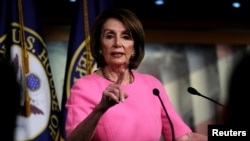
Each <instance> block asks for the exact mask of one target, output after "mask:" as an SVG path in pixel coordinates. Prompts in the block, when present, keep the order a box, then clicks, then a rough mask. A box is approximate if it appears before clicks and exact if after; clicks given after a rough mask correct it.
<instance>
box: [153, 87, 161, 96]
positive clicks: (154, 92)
mask: <svg viewBox="0 0 250 141" xmlns="http://www.w3.org/2000/svg"><path fill="white" fill-rule="evenodd" d="M159 93H160V92H159V90H158V89H156V88H154V89H153V94H154V95H156V96H158V95H159Z"/></svg>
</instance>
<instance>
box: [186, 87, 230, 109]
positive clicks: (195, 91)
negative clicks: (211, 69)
mask: <svg viewBox="0 0 250 141" xmlns="http://www.w3.org/2000/svg"><path fill="white" fill-rule="evenodd" d="M187 91H188V92H189V93H190V94H193V95H198V96H201V97H204V98H206V99H208V100H210V101H212V102H214V103H216V104H218V105H220V106H221V107H223V108H225V106H224V105H222V104H221V103H219V102H217V101H215V100H213V99H211V98H209V97H206V96H204V95H202V94H201V93H199V92H198V91H197V90H196V89H195V88H192V87H188V89H187Z"/></svg>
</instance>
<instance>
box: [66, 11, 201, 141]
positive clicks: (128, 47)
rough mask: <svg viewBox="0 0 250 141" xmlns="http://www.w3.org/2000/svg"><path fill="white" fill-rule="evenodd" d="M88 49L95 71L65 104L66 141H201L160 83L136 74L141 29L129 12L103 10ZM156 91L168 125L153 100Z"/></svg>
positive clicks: (80, 82)
mask: <svg viewBox="0 0 250 141" xmlns="http://www.w3.org/2000/svg"><path fill="white" fill-rule="evenodd" d="M90 45H91V53H92V55H93V57H94V59H95V60H96V62H97V66H98V68H99V69H98V70H96V71H95V72H94V73H92V74H90V75H88V76H84V77H82V78H80V79H78V80H77V81H76V82H75V84H74V85H73V87H72V89H71V94H70V97H69V99H68V101H67V103H66V107H67V109H68V115H67V121H66V132H67V137H68V138H67V139H68V141H78V140H79V141H89V140H94V141H100V140H101V141H158V140H160V136H161V134H162V135H163V137H164V139H165V140H166V141H167V140H171V139H172V138H175V139H176V140H183V141H184V140H190V141H191V140H192V141H194V140H199V141H201V140H206V137H205V136H203V135H199V134H196V133H192V131H191V130H190V128H189V127H188V126H187V125H186V124H185V123H184V122H183V120H182V119H181V118H180V116H179V115H178V114H177V113H176V111H175V110H174V108H173V107H172V105H171V102H170V101H169V98H168V97H167V94H166V92H165V90H164V87H163V85H162V84H161V82H160V81H159V80H157V79H156V78H155V77H153V76H151V75H148V74H141V73H139V72H137V71H135V69H136V68H137V67H138V66H139V64H140V63H141V61H142V59H143V57H144V30H143V27H142V24H141V22H140V21H139V20H138V18H137V17H136V15H135V14H134V13H132V12H131V11H128V10H125V9H108V10H106V11H104V12H103V13H102V14H101V15H99V16H98V17H97V18H96V20H95V23H94V25H93V29H92V33H91V41H90ZM155 88H157V89H158V90H159V92H160V96H161V98H162V100H163V102H164V104H165V106H166V108H167V111H168V113H169V116H170V119H171V121H169V120H168V118H167V116H166V114H165V112H164V110H163V108H162V105H161V103H160V101H159V99H158V98H157V97H156V96H154V95H153V92H152V91H153V89H155ZM170 122H172V124H173V126H174V132H173V133H174V137H173V136H172V131H171V126H170Z"/></svg>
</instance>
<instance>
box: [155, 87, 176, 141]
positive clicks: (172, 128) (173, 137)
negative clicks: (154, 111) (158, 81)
mask: <svg viewBox="0 0 250 141" xmlns="http://www.w3.org/2000/svg"><path fill="white" fill-rule="evenodd" d="M153 94H154V95H156V96H157V97H158V98H159V100H160V102H161V106H162V107H163V109H164V111H165V114H166V116H167V118H168V121H169V124H170V127H171V132H172V141H175V135H174V126H173V123H172V121H171V119H170V117H169V115H168V112H167V110H166V107H165V106H164V104H163V102H162V99H161V97H160V92H159V90H158V89H157V88H154V89H153Z"/></svg>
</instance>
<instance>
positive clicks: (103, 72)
mask: <svg viewBox="0 0 250 141" xmlns="http://www.w3.org/2000/svg"><path fill="white" fill-rule="evenodd" d="M101 72H102V75H103V77H104V78H105V79H107V80H109V81H111V82H113V83H115V82H116V81H114V80H111V79H110V78H109V76H108V75H107V74H106V73H105V71H104V68H101ZM132 82H133V76H132V73H131V71H129V84H131V83H132Z"/></svg>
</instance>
